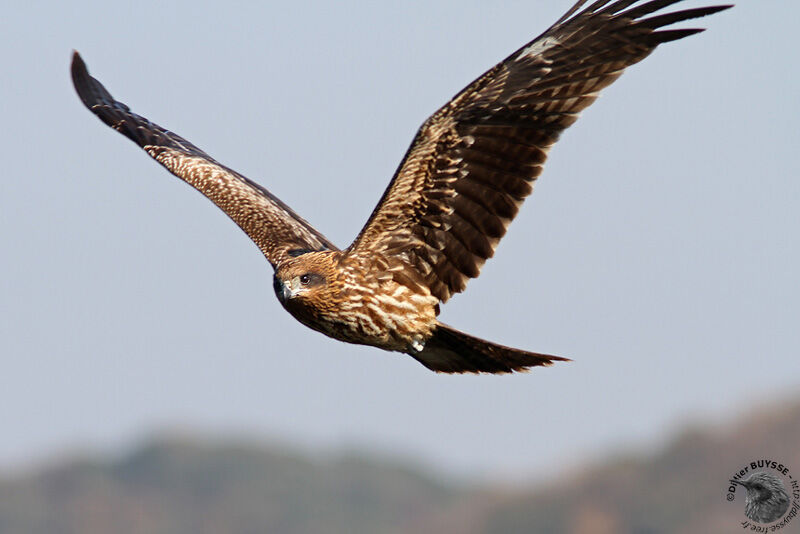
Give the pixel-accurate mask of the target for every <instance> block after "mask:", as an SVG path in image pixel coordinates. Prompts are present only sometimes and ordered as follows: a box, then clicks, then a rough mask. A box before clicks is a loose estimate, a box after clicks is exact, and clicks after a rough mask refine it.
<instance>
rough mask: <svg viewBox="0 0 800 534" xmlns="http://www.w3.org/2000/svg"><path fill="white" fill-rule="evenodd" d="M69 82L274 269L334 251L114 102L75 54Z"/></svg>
mask: <svg viewBox="0 0 800 534" xmlns="http://www.w3.org/2000/svg"><path fill="white" fill-rule="evenodd" d="M72 82H73V83H74V85H75V89H76V90H77V92H78V95H79V96H80V98H81V100H82V101H83V103H84V105H85V106H86V107H87V108H89V110H90V111H91V112H92V113H94V114H95V115H97V116H98V117H99V118H100V120H102V121H103V122H104V123H106V124H107V125H109V126H110V127H111V128H113V129H115V130H116V131H118V132H120V133H121V134H122V135H124V136H125V137H127V138H128V139H130V140H132V141H133V142H134V143H136V144H137V145H139V146H140V147H142V148H143V149H144V150H145V152H147V153H148V154H150V156H152V157H153V159H155V160H156V161H158V162H159V163H160V164H161V165H163V166H164V167H166V168H167V170H169V171H170V172H171V173H172V174H174V175H175V176H177V177H178V178H180V179H181V180H183V181H185V182H186V183H188V184H189V185H191V186H192V187H194V188H195V189H197V190H198V191H200V192H201V193H202V194H203V195H205V196H206V197H208V198H209V199H210V200H211V201H212V202H213V203H214V204H216V205H217V206H218V207H219V208H220V209H222V211H224V212H225V213H226V214H227V215H228V216H229V217H230V218H231V219H233V221H234V222H235V223H236V224H238V225H239V227H240V228H241V229H242V230H244V231H245V233H247V235H248V236H250V239H252V240H253V241H254V242H255V243H256V245H258V248H260V249H261V251H262V252H263V253H264V256H266V257H267V260H269V262H270V263H271V264H272V265H273V266H275V265H277V264H278V263H280V262H281V261H282V260H284V259H286V258H287V257H289V256H292V255H296V254H298V253H300V252H303V251H308V250H326V249H329V250H337V248H336V246H334V245H333V244H332V243H331V242H330V241H328V240H327V239H326V238H325V237H324V236H323V235H322V234H320V233H319V232H318V231H317V230H315V229H314V228H313V227H312V226H311V225H310V224H309V223H307V222H306V221H304V220H303V219H302V218H300V217H299V216H298V215H297V214H296V213H295V212H294V211H292V210H291V209H290V208H289V207H288V206H287V205H286V204H284V203H283V202H281V201H280V200H279V199H278V198H276V197H275V196H274V195H272V194H271V193H270V192H269V191H267V190H266V189H264V188H263V187H261V186H260V185H258V184H257V183H255V182H252V181H250V180H248V179H247V178H245V177H244V176H242V175H241V174H239V173H237V172H236V171H234V170H231V169H229V168H228V167H225V166H224V165H221V164H219V163H218V162H216V161H215V160H214V159H213V158H211V157H210V156H209V155H208V154H206V153H205V152H203V151H202V150H200V149H199V148H197V147H196V146H194V145H193V144H191V143H190V142H188V141H186V140H185V139H184V138H182V137H181V136H179V135H176V134H174V133H172V132H170V131H169V130H166V129H164V128H162V127H161V126H159V125H157V124H153V123H152V122H150V121H149V120H147V119H146V118H144V117H142V116H140V115H137V114H135V113H133V112H131V111H130V109H129V108H128V106H126V105H125V104H123V103H122V102H118V101H116V100H114V97H112V96H111V94H110V93H109V92H108V91H107V90H106V88H105V87H103V85H102V84H101V83H100V82H98V81H97V80H96V79H94V78H92V77H91V76H90V75H89V72H88V70H87V69H86V64H85V63H84V62H83V59H81V57H80V55H78V53H77V52H75V53H74V55H73V58H72Z"/></svg>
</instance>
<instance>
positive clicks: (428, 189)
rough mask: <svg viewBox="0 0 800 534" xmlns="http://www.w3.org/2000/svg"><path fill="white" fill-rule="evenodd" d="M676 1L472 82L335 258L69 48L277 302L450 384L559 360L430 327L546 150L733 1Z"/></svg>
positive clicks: (578, 20)
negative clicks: (221, 219)
mask: <svg viewBox="0 0 800 534" xmlns="http://www.w3.org/2000/svg"><path fill="white" fill-rule="evenodd" d="M680 1H681V0H649V1H641V0H613V1H612V0H597V1H595V2H593V3H591V4H590V5H588V6H586V4H587V0H581V1H579V2H577V3H576V4H575V5H573V6H572V7H571V8H570V9H569V10H568V11H567V12H566V13H565V14H564V15H563V16H562V17H561V18H560V19H559V20H558V21H557V22H556V23H555V24H553V25H552V26H551V27H550V28H549V29H548V30H547V31H545V32H544V33H543V34H542V35H540V36H539V37H537V38H536V39H534V40H532V41H530V42H529V43H527V44H525V45H524V46H522V47H521V48H520V49H519V50H517V51H516V52H514V53H513V54H511V55H510V56H509V57H508V58H506V59H505V60H503V61H502V62H500V63H499V64H497V65H496V66H495V67H493V68H492V69H490V70H489V71H487V72H486V73H484V74H483V75H482V76H480V77H479V78H478V79H476V80H475V81H473V82H472V83H471V84H469V85H468V86H467V87H466V88H465V89H464V90H462V91H461V92H460V93H458V94H457V95H456V96H455V97H453V99H452V100H450V101H449V102H448V103H447V104H445V105H444V106H443V107H442V108H440V109H439V110H438V111H436V112H435V113H434V114H433V115H432V116H430V117H429V118H428V119H427V120H426V121H425V122H424V123H423V124H422V126H421V127H420V129H419V130H418V132H417V134H416V136H415V137H414V139H413V141H412V143H411V146H410V147H409V148H408V151H407V152H406V155H405V157H404V159H403V161H402V162H401V163H400V166H399V167H398V168H397V171H396V172H395V174H394V177H393V178H392V180H391V182H390V183H389V186H388V187H387V189H386V191H385V192H384V194H383V197H382V198H381V199H380V201H379V202H378V205H377V206H376V207H375V209H374V211H373V212H372V215H371V216H370V217H369V220H368V221H367V223H366V225H365V226H364V227H363V229H362V230H361V232H360V233H359V234H358V236H357V237H356V238H355V240H354V241H353V243H352V244H351V245H350V246H349V247H347V248H345V249H339V248H337V247H336V246H335V245H334V244H333V243H331V242H330V241H329V240H328V239H326V238H325V237H324V236H323V235H322V234H321V233H320V232H319V231H317V230H316V229H315V228H313V227H312V226H311V225H310V224H309V223H308V222H306V221H305V220H303V219H302V218H301V217H300V216H298V215H297V214H296V213H295V212H294V211H292V210H291V209H290V208H289V207H288V206H287V205H286V204H284V203H283V202H281V201H280V200H279V199H278V198H276V197H275V196H274V195H272V194H271V193H270V192H269V191H267V190H266V189H265V188H264V187H262V186H260V185H258V184H257V183H255V182H253V181H251V180H249V179H248V178H245V177H244V176H242V175H241V174H239V173H237V172H236V171H234V170H232V169H230V168H229V167H226V166H225V165H223V164H221V163H219V162H217V161H216V160H214V159H213V158H212V157H211V156H209V155H208V154H206V153H205V152H204V151H202V150H200V149H199V148H197V147H196V146H194V145H193V144H192V143H190V142H189V141H187V140H185V139H184V138H182V137H180V136H179V135H177V134H175V133H173V132H171V131H168V130H166V129H165V128H162V127H161V126H158V125H157V124H155V123H152V122H150V121H149V120H148V119H146V118H144V117H142V116H140V115H137V114H135V113H133V112H132V111H131V110H130V108H128V106H126V105H125V104H123V103H121V102H119V101H117V100H115V99H114V98H113V97H112V96H111V94H110V93H109V92H108V91H107V90H106V89H105V88H104V87H103V85H102V84H100V82H98V81H97V80H96V79H94V78H92V77H91V76H90V75H89V73H88V70H87V68H86V65H85V64H84V62H83V60H82V59H81V57H80V56H79V55H78V53H77V52H75V53H74V55H73V60H72V79H73V83H74V85H75V89H76V90H77V92H78V95H79V96H80V98H81V100H82V101H83V103H84V104H85V105H86V107H87V108H89V110H91V111H92V112H93V113H94V114H95V115H97V116H98V117H99V118H100V120H102V121H103V122H104V123H106V124H107V125H108V126H110V127H112V128H113V129H115V130H117V131H118V132H120V133H121V134H123V135H125V136H126V137H128V138H129V139H131V140H132V141H134V142H135V143H136V144H138V145H139V146H140V147H141V148H142V149H144V150H145V151H146V152H147V153H148V154H149V155H150V156H151V157H152V158H154V159H155V160H156V161H158V162H159V163H160V164H161V165H163V166H164V167H166V168H167V169H168V170H169V171H170V172H171V173H173V174H174V175H176V176H177V177H178V178H180V179H182V180H184V181H185V182H187V183H188V184H189V185H191V186H192V187H194V188H195V189H197V190H198V191H200V192H201V193H202V194H203V195H205V196H206V197H208V198H209V199H210V200H211V201H212V202H213V203H214V204H216V205H217V206H218V207H219V208H221V209H222V210H223V211H224V212H225V213H226V214H227V215H228V216H229V217H230V218H231V219H233V221H234V222H235V223H236V224H238V225H239V226H240V227H241V228H242V230H244V231H245V232H246V233H247V235H248V236H249V237H250V238H251V239H252V240H253V241H254V242H255V243H256V245H258V247H259V248H260V249H261V252H262V253H263V254H264V256H266V258H267V260H268V261H269V262H270V264H272V267H273V269H274V272H275V274H274V288H275V293H276V295H277V297H278V299H279V300H280V302H281V304H282V305H283V307H284V308H286V310H287V311H289V313H291V314H292V315H293V316H294V317H295V318H297V319H298V320H299V321H300V322H301V323H303V324H305V325H306V326H309V327H310V328H312V329H314V330H318V331H320V332H322V333H324V334H326V335H328V336H330V337H333V338H335V339H338V340H341V341H346V342H348V343H357V344H363V345H372V346H375V347H379V348H381V349H385V350H388V351H397V352H402V353H406V354H409V355H411V356H412V357H414V358H416V359H417V360H418V361H419V362H421V363H422V364H423V365H424V366H425V367H427V368H429V369H432V370H433V371H437V372H443V373H510V372H513V371H522V370H526V369H528V368H529V367H533V366H540V365H549V364H551V363H552V362H554V361H557V360H566V358H561V357H557V356H551V355H547V354H538V353H533V352H526V351H522V350H518V349H513V348H509V347H505V346H501V345H498V344H495V343H490V342H488V341H485V340H482V339H478V338H476V337H473V336H470V335H468V334H465V333H463V332H460V331H458V330H456V329H454V328H452V327H450V326H447V325H445V324H444V323H442V322H440V321H438V320H437V318H436V317H437V315H438V314H439V304H440V303H444V302H446V301H447V300H448V299H449V298H450V297H451V296H452V295H453V294H455V293H459V292H461V291H464V289H465V287H466V285H467V281H468V280H469V279H471V278H475V277H477V276H478V274H479V273H480V270H481V267H482V266H483V264H484V262H485V261H486V260H487V259H489V258H490V257H492V255H493V254H494V251H495V248H496V247H497V244H498V243H499V242H500V239H501V238H502V237H503V235H504V234H505V233H506V229H507V228H508V225H509V224H510V223H511V221H512V220H513V219H514V217H515V216H516V214H517V212H518V211H519V208H520V206H521V205H522V202H523V201H524V200H525V198H526V197H527V196H528V195H530V193H531V191H532V190H533V184H534V181H535V180H536V179H537V178H538V176H539V174H540V173H541V172H542V167H543V165H544V163H545V159H546V157H547V153H548V151H549V150H550V147H551V146H552V145H553V144H554V143H555V142H556V140H558V138H559V136H560V134H561V132H562V131H564V129H566V128H567V127H569V126H570V125H572V123H574V122H575V120H576V119H577V118H578V114H579V113H580V111H582V110H583V109H585V108H586V107H587V106H589V105H590V104H591V103H592V102H594V100H595V99H596V98H597V95H598V93H599V92H600V90H601V89H603V88H604V87H606V86H608V85H609V84H611V83H612V82H614V80H616V79H617V78H618V77H619V76H620V75H621V74H622V72H623V71H624V70H625V68H627V67H628V66H630V65H633V64H634V63H637V62H639V61H641V60H642V59H644V58H645V57H647V56H648V55H649V54H650V53H651V52H652V51H653V50H654V49H655V48H656V47H657V46H658V45H660V44H662V43H666V42H669V41H674V40H677V39H681V38H684V37H687V36H689V35H692V34H695V33H698V32H701V31H702V30H701V29H663V28H664V27H665V26H668V25H671V24H674V23H677V22H681V21H685V20H688V19H693V18H697V17H703V16H706V15H710V14H712V13H716V12H718V11H722V10H723V9H727V8H728V7H731V6H712V7H702V8H694V9H684V10H681V11H671V12H666V13H658V12H660V11H661V10H662V9H664V8H668V7H669V6H671V5H673V4H677V3H678V2H680Z"/></svg>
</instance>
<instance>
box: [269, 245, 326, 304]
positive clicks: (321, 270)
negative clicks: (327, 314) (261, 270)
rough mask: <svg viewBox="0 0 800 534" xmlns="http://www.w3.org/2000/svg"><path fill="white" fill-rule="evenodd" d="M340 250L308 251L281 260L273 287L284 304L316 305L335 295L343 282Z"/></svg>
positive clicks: (276, 270)
mask: <svg viewBox="0 0 800 534" xmlns="http://www.w3.org/2000/svg"><path fill="white" fill-rule="evenodd" d="M337 254H338V252H332V251H323V252H307V253H304V254H301V255H298V256H297V257H292V258H290V259H288V260H286V261H284V262H281V263H280V264H279V265H278V266H277V268H276V269H275V276H274V278H273V287H274V289H275V295H276V296H277V297H278V300H280V301H281V304H283V306H284V307H286V308H287V309H289V310H290V311H292V308H297V307H298V306H300V307H315V303H321V302H324V301H326V300H327V299H329V298H330V297H331V293H332V292H335V291H336V290H337V287H338V285H339V283H338V277H337V269H336V257H335V256H336V255H337Z"/></svg>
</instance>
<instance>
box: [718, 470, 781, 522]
mask: <svg viewBox="0 0 800 534" xmlns="http://www.w3.org/2000/svg"><path fill="white" fill-rule="evenodd" d="M731 483H732V484H738V485H739V486H742V487H744V488H745V489H746V490H747V497H745V502H744V515H746V516H747V517H749V518H750V519H752V520H753V521H756V522H757V523H772V522H773V521H777V520H778V519H780V518H781V517H783V514H785V513H786V510H788V509H789V494H788V493H786V486H784V485H783V481H782V480H781V479H780V478H778V477H777V476H775V475H773V474H772V473H766V472H764V471H757V472H755V473H753V474H752V475H750V476H749V477H747V478H746V479H745V480H731Z"/></svg>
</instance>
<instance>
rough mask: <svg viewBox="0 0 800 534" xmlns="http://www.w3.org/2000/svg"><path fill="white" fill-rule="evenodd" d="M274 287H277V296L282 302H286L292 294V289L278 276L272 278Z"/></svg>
mask: <svg viewBox="0 0 800 534" xmlns="http://www.w3.org/2000/svg"><path fill="white" fill-rule="evenodd" d="M272 287H273V289H275V296H277V297H278V300H279V301H281V304H285V303H286V301H287V300H289V298H290V297H291V296H292V290H291V289H290V288H288V287H287V286H286V284H284V283H283V280H281V279H279V278H278V277H277V276H276V277H275V278H274V279H273V280H272Z"/></svg>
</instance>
